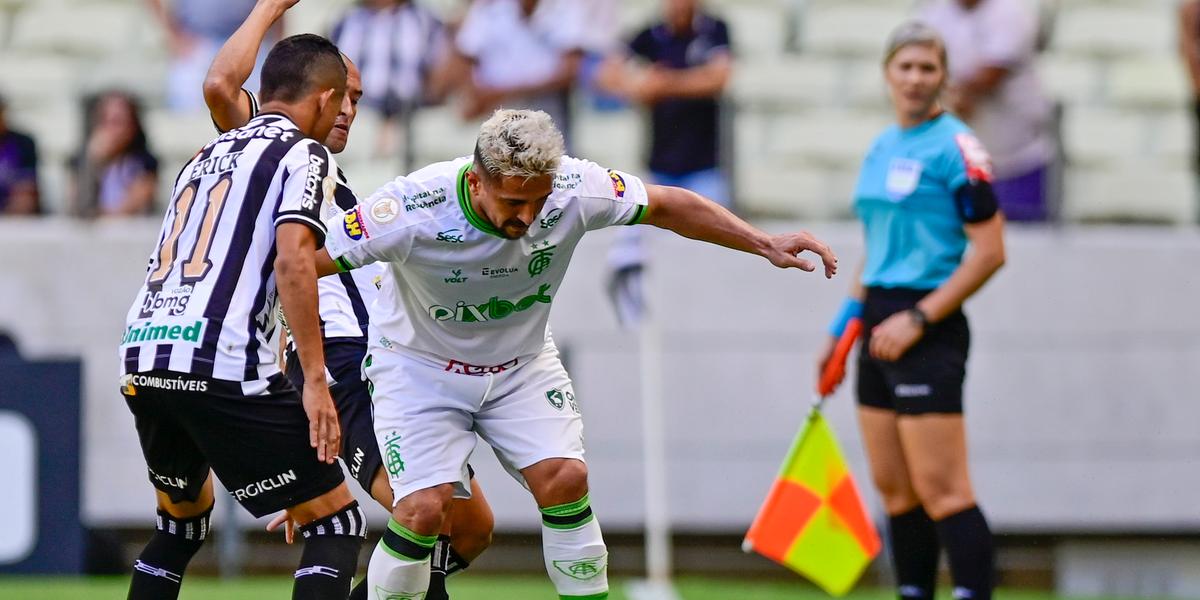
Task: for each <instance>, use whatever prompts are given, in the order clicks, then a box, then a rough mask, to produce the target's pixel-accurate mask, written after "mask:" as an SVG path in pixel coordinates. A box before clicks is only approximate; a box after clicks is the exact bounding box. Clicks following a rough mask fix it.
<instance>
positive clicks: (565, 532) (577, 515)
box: [521, 459, 608, 598]
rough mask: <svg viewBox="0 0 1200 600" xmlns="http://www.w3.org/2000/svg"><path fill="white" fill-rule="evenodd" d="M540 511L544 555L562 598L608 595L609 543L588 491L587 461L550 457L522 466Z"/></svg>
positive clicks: (548, 571) (604, 596) (549, 572)
mask: <svg viewBox="0 0 1200 600" xmlns="http://www.w3.org/2000/svg"><path fill="white" fill-rule="evenodd" d="M521 473H522V475H524V477H525V480H526V481H527V482H528V483H529V488H530V490H532V491H533V495H534V498H535V499H536V500H537V502H538V506H539V507H541V508H540V510H541V513H542V556H543V558H544V560H545V562H546V572H547V573H548V574H549V575H550V581H551V582H553V583H554V587H555V589H556V590H557V591H558V595H559V597H560V598H607V597H608V548H607V547H606V546H605V545H604V538H603V536H601V534H600V523H599V522H598V521H596V516H595V515H594V514H593V513H592V505H591V501H590V500H589V499H588V493H587V489H588V488H587V465H586V464H584V463H583V461H580V460H574V459H550V460H545V461H542V462H539V463H537V464H535V465H533V466H530V467H527V468H525V469H523V470H522V471H521Z"/></svg>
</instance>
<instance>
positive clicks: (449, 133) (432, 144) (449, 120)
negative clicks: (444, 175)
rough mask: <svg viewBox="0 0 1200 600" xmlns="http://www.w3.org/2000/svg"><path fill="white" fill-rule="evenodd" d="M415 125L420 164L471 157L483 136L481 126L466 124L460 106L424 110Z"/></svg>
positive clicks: (414, 132) (475, 123) (417, 159)
mask: <svg viewBox="0 0 1200 600" xmlns="http://www.w3.org/2000/svg"><path fill="white" fill-rule="evenodd" d="M413 125H414V126H413V130H414V131H413V135H414V136H415V141H414V143H415V145H416V161H415V162H416V164H418V165H424V164H427V163H432V162H437V161H442V160H448V159H451V158H454V157H456V156H463V155H466V154H470V152H471V149H472V148H474V147H475V138H476V136H477V135H478V133H479V123H478V122H470V123H467V122H464V121H463V120H462V119H461V118H460V117H459V116H458V107H457V106H439V107H434V108H427V109H424V110H422V111H420V112H418V113H417V116H416V118H415V119H414V122H413Z"/></svg>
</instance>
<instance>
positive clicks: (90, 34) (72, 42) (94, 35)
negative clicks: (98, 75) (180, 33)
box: [10, 2, 153, 56]
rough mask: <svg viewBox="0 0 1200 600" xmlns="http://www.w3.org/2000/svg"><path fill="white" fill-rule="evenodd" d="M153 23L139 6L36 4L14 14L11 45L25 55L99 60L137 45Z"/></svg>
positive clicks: (149, 16)
mask: <svg viewBox="0 0 1200 600" xmlns="http://www.w3.org/2000/svg"><path fill="white" fill-rule="evenodd" d="M152 20H153V17H152V16H151V15H150V14H149V11H147V10H146V9H145V7H144V6H142V5H140V4H132V3H131V4H116V3H104V4H83V5H78V6H73V5H66V4H62V3H59V2H45V3H37V4H33V5H30V6H29V7H27V8H25V9H23V10H22V11H21V12H20V13H18V14H17V16H16V19H15V21H14V23H13V35H12V40H11V42H10V43H11V45H12V47H13V48H16V49H20V50H24V51H40V52H63V53H67V54H72V55H76V56H99V55H102V54H105V53H112V52H119V51H121V50H127V49H129V47H130V46H131V45H135V44H137V43H139V42H140V41H141V40H142V39H143V38H142V31H143V29H144V26H145V25H146V24H147V23H149V22H151V21H152Z"/></svg>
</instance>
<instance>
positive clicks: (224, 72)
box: [204, 0, 300, 131]
mask: <svg viewBox="0 0 1200 600" xmlns="http://www.w3.org/2000/svg"><path fill="white" fill-rule="evenodd" d="M299 1H300V0H258V4H256V5H255V6H254V10H252V11H250V16H248V17H246V20H245V22H243V23H242V26H241V27H239V28H238V30H237V31H236V32H234V34H233V35H232V36H230V38H229V39H228V40H227V41H226V42H225V45H223V46H221V50H220V51H219V52H217V56H216V58H214V59H213V64H212V66H211V67H209V69H208V76H207V77H205V78H204V102H205V104H207V105H208V110H209V112H210V113H212V118H213V123H216V125H217V127H218V128H219V129H220V130H221V131H229V130H230V129H235V128H237V127H241V126H242V125H245V124H246V122H247V121H249V120H250V118H251V117H253V116H254V115H253V114H251V112H252V111H253V107H252V105H251V100H250V97H249V96H248V95H247V93H246V92H245V91H243V90H242V86H243V85H244V84H245V83H246V80H247V79H249V78H250V74H251V73H252V72H253V71H254V63H255V61H256V59H257V58H258V49H259V48H260V47H261V46H262V43H263V40H264V39H266V37H267V32H268V31H270V30H271V28H272V27H273V26H274V25H275V23H276V22H277V21H278V20H279V19H280V18H282V17H283V13H285V12H287V9H289V8H291V7H293V6H295V5H296V3H298V2H299Z"/></svg>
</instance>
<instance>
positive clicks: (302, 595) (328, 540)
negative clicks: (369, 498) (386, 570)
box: [292, 501, 367, 600]
mask: <svg viewBox="0 0 1200 600" xmlns="http://www.w3.org/2000/svg"><path fill="white" fill-rule="evenodd" d="M300 534H301V535H302V536H303V537H304V554H303V555H302V556H301V557H300V567H299V568H298V569H296V581H295V583H294V584H293V587H292V598H293V600H318V599H322V598H345V597H346V594H347V592H348V590H349V589H350V583H351V581H352V580H353V579H354V572H355V570H357V568H358V551H359V548H360V547H361V546H362V541H363V538H364V537H366V534H367V526H366V516H365V515H364V514H363V511H362V509H361V508H359V506H358V502H357V501H355V502H351V503H350V504H348V505H347V506H346V507H345V508H343V509H341V510H339V511H337V512H335V513H333V514H331V515H329V516H326V517H322V518H320V519H317V520H316V521H313V522H311V523H308V524H306V525H304V526H303V527H301V528H300Z"/></svg>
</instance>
